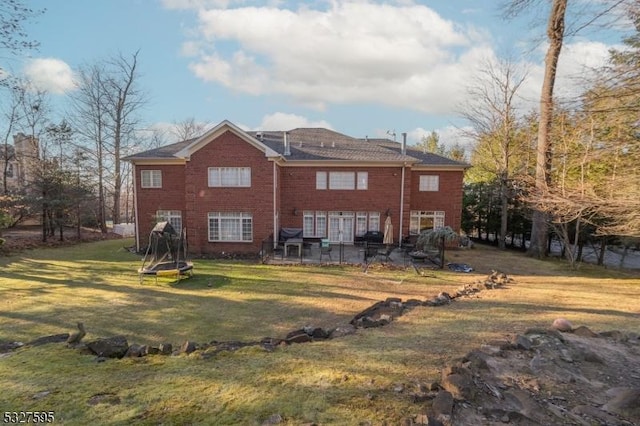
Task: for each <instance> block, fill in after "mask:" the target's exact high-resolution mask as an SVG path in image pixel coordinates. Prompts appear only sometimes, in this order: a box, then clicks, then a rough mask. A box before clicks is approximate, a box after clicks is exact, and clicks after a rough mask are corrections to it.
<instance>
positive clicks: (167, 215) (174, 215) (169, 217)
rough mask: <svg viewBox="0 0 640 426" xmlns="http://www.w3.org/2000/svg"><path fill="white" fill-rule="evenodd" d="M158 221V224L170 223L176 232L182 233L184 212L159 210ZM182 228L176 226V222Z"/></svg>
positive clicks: (157, 212)
mask: <svg viewBox="0 0 640 426" xmlns="http://www.w3.org/2000/svg"><path fill="white" fill-rule="evenodd" d="M156 220H157V221H158V222H163V221H164V222H169V223H170V224H171V226H173V228H174V229H175V230H176V232H181V231H182V212H181V211H180V210H158V211H156ZM178 221H179V223H180V226H176V222H178Z"/></svg>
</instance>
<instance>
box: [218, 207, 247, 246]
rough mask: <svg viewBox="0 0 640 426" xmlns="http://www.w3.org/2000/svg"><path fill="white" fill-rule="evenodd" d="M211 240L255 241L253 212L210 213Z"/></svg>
mask: <svg viewBox="0 0 640 426" xmlns="http://www.w3.org/2000/svg"><path fill="white" fill-rule="evenodd" d="M209 241H237V242H251V241H253V216H252V214H251V213H226V212H213V213H209Z"/></svg>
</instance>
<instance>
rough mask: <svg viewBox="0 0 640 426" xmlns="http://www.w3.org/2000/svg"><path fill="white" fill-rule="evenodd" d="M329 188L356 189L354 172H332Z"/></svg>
mask: <svg viewBox="0 0 640 426" xmlns="http://www.w3.org/2000/svg"><path fill="white" fill-rule="evenodd" d="M329 189H356V174H355V173H354V172H330V173H329Z"/></svg>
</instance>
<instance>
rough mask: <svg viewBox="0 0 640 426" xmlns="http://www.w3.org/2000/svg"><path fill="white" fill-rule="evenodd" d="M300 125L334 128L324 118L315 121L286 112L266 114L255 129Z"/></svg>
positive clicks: (287, 127)
mask: <svg viewBox="0 0 640 426" xmlns="http://www.w3.org/2000/svg"><path fill="white" fill-rule="evenodd" d="M298 127H322V128H325V129H332V128H333V127H332V126H331V124H329V123H328V122H326V121H324V120H318V121H313V120H309V119H308V118H306V117H303V116H301V115H296V114H288V113H284V112H276V113H273V114H269V115H265V116H264V117H263V118H262V122H261V123H260V125H259V126H258V127H257V128H256V129H255V130H289V129H295V128H298Z"/></svg>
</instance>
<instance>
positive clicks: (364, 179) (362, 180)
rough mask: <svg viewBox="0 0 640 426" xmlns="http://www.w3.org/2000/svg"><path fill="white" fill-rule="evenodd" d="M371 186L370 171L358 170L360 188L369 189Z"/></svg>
mask: <svg viewBox="0 0 640 426" xmlns="http://www.w3.org/2000/svg"><path fill="white" fill-rule="evenodd" d="M368 186H369V172H358V189H367V188H368Z"/></svg>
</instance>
